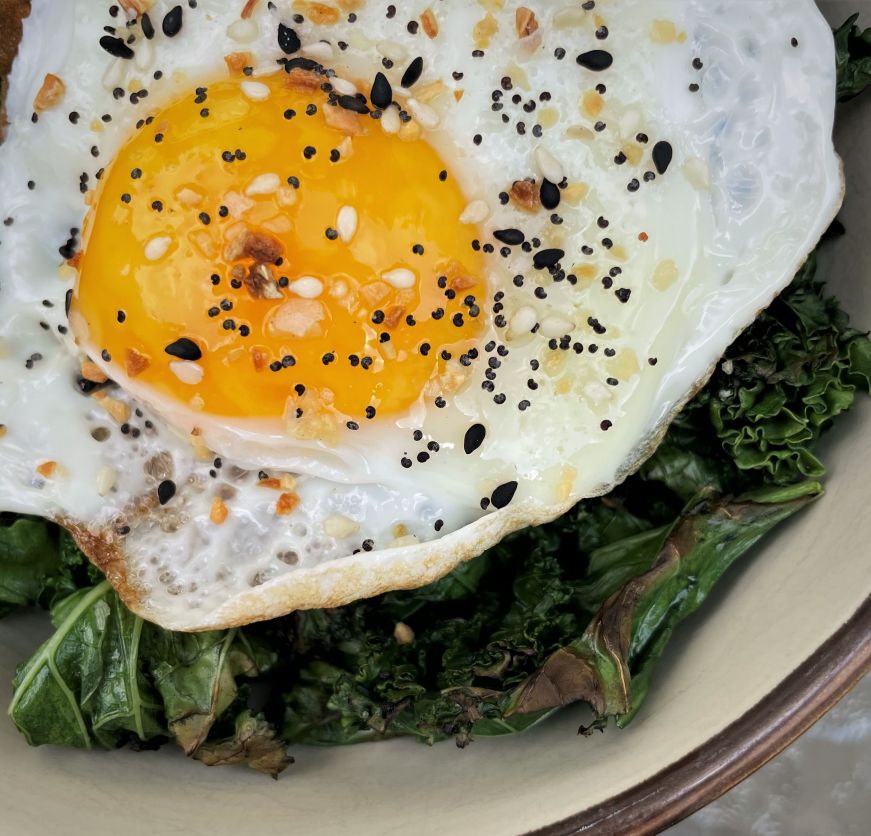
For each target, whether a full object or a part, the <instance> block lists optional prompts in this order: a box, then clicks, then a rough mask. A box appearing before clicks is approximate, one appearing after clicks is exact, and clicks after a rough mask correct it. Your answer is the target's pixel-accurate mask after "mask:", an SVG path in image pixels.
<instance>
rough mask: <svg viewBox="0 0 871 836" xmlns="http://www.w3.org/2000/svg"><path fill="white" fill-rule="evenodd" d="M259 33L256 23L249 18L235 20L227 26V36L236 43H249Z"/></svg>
mask: <svg viewBox="0 0 871 836" xmlns="http://www.w3.org/2000/svg"><path fill="white" fill-rule="evenodd" d="M259 34H260V32H259V30H258V29H257V24H256V23H255V22H254V21H253V20H251V19H241V20H237V21H234V22H233V23H231V24H230V25H229V26H228V27H227V36H228V37H229V38H230V40H233V41H236V43H237V44H250V43H251V41H253V40H256V38H257V36H258V35H259Z"/></svg>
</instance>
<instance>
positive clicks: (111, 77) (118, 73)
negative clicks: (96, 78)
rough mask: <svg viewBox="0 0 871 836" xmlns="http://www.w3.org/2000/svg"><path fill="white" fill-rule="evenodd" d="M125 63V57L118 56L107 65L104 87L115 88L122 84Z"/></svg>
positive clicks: (104, 74)
mask: <svg viewBox="0 0 871 836" xmlns="http://www.w3.org/2000/svg"><path fill="white" fill-rule="evenodd" d="M124 64H125V61H124V59H123V58H116V59H115V60H114V61H113V62H112V63H111V64H109V66H108V67H106V72H104V73H103V87H104V88H105V89H106V90H114V89H115V88H116V87H120V86H121V81H122V80H123V78H124V69H125V67H124Z"/></svg>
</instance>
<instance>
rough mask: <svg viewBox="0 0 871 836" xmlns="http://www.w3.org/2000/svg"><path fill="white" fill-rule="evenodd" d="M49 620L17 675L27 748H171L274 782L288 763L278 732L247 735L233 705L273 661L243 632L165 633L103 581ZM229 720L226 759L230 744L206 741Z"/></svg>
mask: <svg viewBox="0 0 871 836" xmlns="http://www.w3.org/2000/svg"><path fill="white" fill-rule="evenodd" d="M51 617H52V622H53V623H54V626H55V632H54V634H53V635H52V636H51V638H50V639H49V640H48V641H46V642H45V643H44V644H43V645H42V646H41V647H40V648H39V649H38V650H37V651H36V652H35V653H34V655H33V656H32V657H31V658H30V659H29V660H28V661H27V662H26V663H25V664H23V665H21V666H20V667H19V669H18V672H17V674H16V677H15V680H14V683H13V685H14V688H15V693H14V696H13V698H12V702H11V704H10V706H9V715H10V717H11V718H12V720H13V722H14V723H15V724H16V725H17V726H18V728H19V729H20V730H21V731H22V732H23V733H24V735H25V737H26V738H27V741H28V742H29V743H30V744H31V745H34V746H38V745H40V744H46V743H51V744H55V745H64V746H73V747H77V748H83V749H90V748H92V747H94V746H99V747H102V748H107V749H108V748H114V747H116V746H120V745H123V744H125V743H131V744H134V745H139V746H142V745H152V746H153V745H157V744H159V743H160V742H162V741H163V740H165V739H169V738H174V739H175V740H176V741H177V742H178V744H179V745H180V746H181V747H182V749H183V750H184V751H185V753H186V754H188V755H191V756H193V757H196V758H199V759H200V760H205V761H208V762H212V763H220V762H227V763H230V762H232V763H239V762H243V761H245V762H248V763H250V765H251V766H252V767H254V768H256V769H262V771H265V772H267V773H268V774H270V775H275V774H277V773H278V772H280V771H281V770H282V769H283V768H284V767H285V766H286V765H287V764H288V763H289V762H290V759H289V757H287V756H286V752H285V753H284V758H283V759H282V756H281V755H280V754H279V752H278V748H277V747H278V745H279V744H278V743H277V742H276V741H274V740H273V737H274V731H270V730H268V729H266V728H265V727H264V725H263V721H261V720H256V722H255V721H254V720H251V722H255V726H254V727H251V726H250V724H249V723H248V722H247V720H248V719H249V718H248V715H247V713H246V712H247V708H246V706H245V705H244V704H243V703H244V702H245V701H244V700H241V701H239V702H238V703H237V697H238V696H239V687H238V685H237V681H236V680H237V677H241V676H244V677H257V676H260V675H261V674H263V673H265V672H266V670H268V667H269V665H270V664H272V663H273V662H274V660H275V656H274V654H273V653H272V652H271V651H268V650H265V649H263V648H260V647H259V646H257V645H256V644H252V643H251V641H249V639H248V638H247V637H246V636H245V635H244V634H243V633H242V631H240V630H225V631H221V632H217V633H215V632H213V633H198V634H186V633H173V632H170V631H167V630H163V629H161V628H159V627H157V626H155V625H153V624H150V623H149V622H146V621H144V620H142V619H141V618H139V617H137V616H135V615H133V614H132V613H131V612H130V611H129V610H128V609H127V608H126V607H125V606H124V605H123V604H122V603H121V602H120V600H119V599H118V598H117V596H116V595H115V593H114V592H113V591H112V587H111V586H110V584H109V582H108V581H102V582H101V583H99V584H97V585H96V586H88V587H84V588H82V589H79V590H77V591H75V592H73V593H72V594H71V595H69V596H67V597H65V598H63V599H61V600H59V601H58V602H57V603H55V604H54V606H52V609H51ZM231 709H232V710H231ZM228 715H230V716H231V718H235V722H236V723H237V724H239V726H238V728H239V730H238V733H237V736H239V740H238V741H237V745H236V750H235V751H234V752H233V753H232V755H231V753H230V752H229V751H228V749H227V747H228V746H231V743H230V742H227V741H223V742H222V743H215V742H214V741H212V740H211V739H210V737H209V736H210V733H212V731H213V730H214V731H215V734H216V735H220V734H221V732H222V728H221V726H220V725H219V724H218V720H219V719H224V720H226V719H227V718H228ZM243 715H244V717H245V718H246V720H245V721H244V722H243V721H242V719H240V718H242V717H243ZM267 742H268V744H269V745H266V744H267ZM204 747H205V748H204Z"/></svg>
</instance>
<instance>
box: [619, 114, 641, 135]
mask: <svg viewBox="0 0 871 836" xmlns="http://www.w3.org/2000/svg"><path fill="white" fill-rule="evenodd" d="M639 127H641V113H639V111H637V110H636V109H635V108H630V109H629V110H627V111H626V113H624V114H623V116H622V117H621V119H620V133H622V134H623V136H632V135H633V134H636V133H637V132H638V128H639Z"/></svg>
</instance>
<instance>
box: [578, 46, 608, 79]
mask: <svg viewBox="0 0 871 836" xmlns="http://www.w3.org/2000/svg"><path fill="white" fill-rule="evenodd" d="M577 62H578V64H580V65H581V66H582V67H583V68H584V69H585V70H592V71H593V72H595V73H599V72H602V70H607V69H608V67H610V66H611V65H612V64H613V63H614V57H613V56H612V55H611V53H610V52H606V51H605V50H604V49H593V50H590V51H589V52H584V53H581V54H580V55H579V56H578V57H577Z"/></svg>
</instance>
